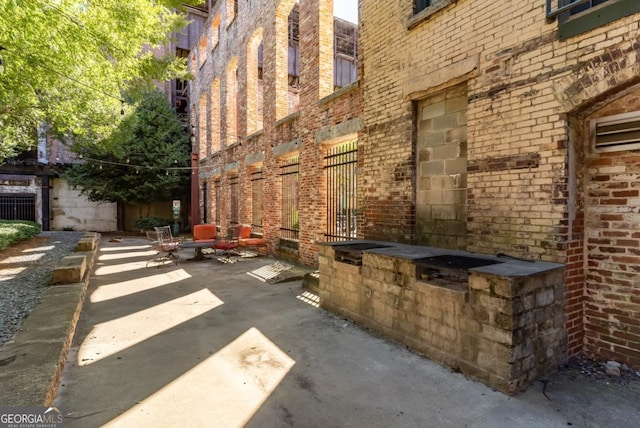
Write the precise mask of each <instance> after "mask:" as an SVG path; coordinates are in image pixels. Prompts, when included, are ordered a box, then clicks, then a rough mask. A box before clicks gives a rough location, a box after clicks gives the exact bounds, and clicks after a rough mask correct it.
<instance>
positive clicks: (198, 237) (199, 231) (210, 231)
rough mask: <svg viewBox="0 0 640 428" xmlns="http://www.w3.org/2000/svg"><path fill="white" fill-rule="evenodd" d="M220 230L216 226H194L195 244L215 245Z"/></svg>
mask: <svg viewBox="0 0 640 428" xmlns="http://www.w3.org/2000/svg"><path fill="white" fill-rule="evenodd" d="M217 235H218V229H217V227H216V225H215V224H196V225H195V226H193V242H203V241H211V244H213V243H215V241H216V236H217Z"/></svg>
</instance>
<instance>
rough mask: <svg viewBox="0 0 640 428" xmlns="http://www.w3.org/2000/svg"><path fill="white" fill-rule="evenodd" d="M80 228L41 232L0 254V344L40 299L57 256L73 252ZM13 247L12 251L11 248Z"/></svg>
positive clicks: (8, 338) (11, 335)
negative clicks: (31, 244) (26, 244)
mask: <svg viewBox="0 0 640 428" xmlns="http://www.w3.org/2000/svg"><path fill="white" fill-rule="evenodd" d="M82 235H83V233H82V232H42V233H40V234H39V235H38V237H37V238H36V239H34V240H31V241H29V242H30V243H31V242H32V243H34V245H33V246H28V247H25V248H22V249H21V250H20V251H16V249H17V247H18V246H20V245H21V244H17V245H15V246H13V247H11V248H8V249H7V250H5V251H3V252H2V254H0V346H2V345H3V344H5V343H6V342H8V341H10V340H11V338H12V337H13V335H14V334H15V333H16V331H18V329H19V328H20V325H21V324H22V321H23V320H24V319H25V318H26V317H27V316H28V315H29V313H30V312H31V310H32V309H33V308H34V307H35V306H36V305H37V304H38V302H40V298H41V297H42V294H43V293H44V291H45V289H46V287H47V285H48V284H49V282H50V281H51V275H52V272H53V269H54V268H55V267H56V265H57V263H58V260H60V259H61V258H63V257H64V256H67V255H69V254H70V253H72V252H73V251H74V249H75V247H76V244H77V243H78V240H79V239H80V238H82ZM12 250H13V251H12Z"/></svg>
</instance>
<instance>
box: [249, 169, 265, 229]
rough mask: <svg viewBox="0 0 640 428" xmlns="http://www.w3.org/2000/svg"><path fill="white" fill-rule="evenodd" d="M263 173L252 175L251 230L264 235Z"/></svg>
mask: <svg viewBox="0 0 640 428" xmlns="http://www.w3.org/2000/svg"><path fill="white" fill-rule="evenodd" d="M263 180H264V178H263V176H262V171H261V170H260V171H254V172H253V173H252V174H251V230H252V231H253V232H254V233H259V234H262V233H264V232H263V229H262V183H263Z"/></svg>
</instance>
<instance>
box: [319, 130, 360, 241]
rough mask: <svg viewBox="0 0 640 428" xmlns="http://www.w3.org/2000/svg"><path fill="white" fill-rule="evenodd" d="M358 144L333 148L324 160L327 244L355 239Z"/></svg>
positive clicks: (354, 142)
mask: <svg viewBox="0 0 640 428" xmlns="http://www.w3.org/2000/svg"><path fill="white" fill-rule="evenodd" d="M357 161H358V142H357V141H350V142H348V143H344V144H340V145H338V146H335V147H332V148H331V149H330V150H329V151H328V153H327V156H326V157H325V171H326V177H327V231H326V232H325V237H326V239H327V241H342V240H348V239H354V238H356V236H357V233H358V223H357V218H356V207H357V200H356V195H357V180H356V170H357V169H356V167H357Z"/></svg>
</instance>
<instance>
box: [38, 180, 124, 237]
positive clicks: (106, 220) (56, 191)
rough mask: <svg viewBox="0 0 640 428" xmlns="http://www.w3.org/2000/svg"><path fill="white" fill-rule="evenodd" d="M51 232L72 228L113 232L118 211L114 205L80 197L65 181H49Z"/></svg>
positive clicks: (115, 228) (85, 230)
mask: <svg viewBox="0 0 640 428" xmlns="http://www.w3.org/2000/svg"><path fill="white" fill-rule="evenodd" d="M50 184H51V186H52V189H51V192H50V197H51V215H52V217H53V219H52V220H51V230H64V229H65V228H72V229H73V230H75V231H81V232H88V231H92V232H115V231H117V230H118V210H117V205H116V204H115V203H97V202H91V201H89V200H88V199H87V198H86V197H85V196H83V195H80V191H79V190H74V189H72V188H71V187H70V186H69V184H68V183H67V182H66V180H63V179H61V178H54V179H53V180H51V183H50Z"/></svg>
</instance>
